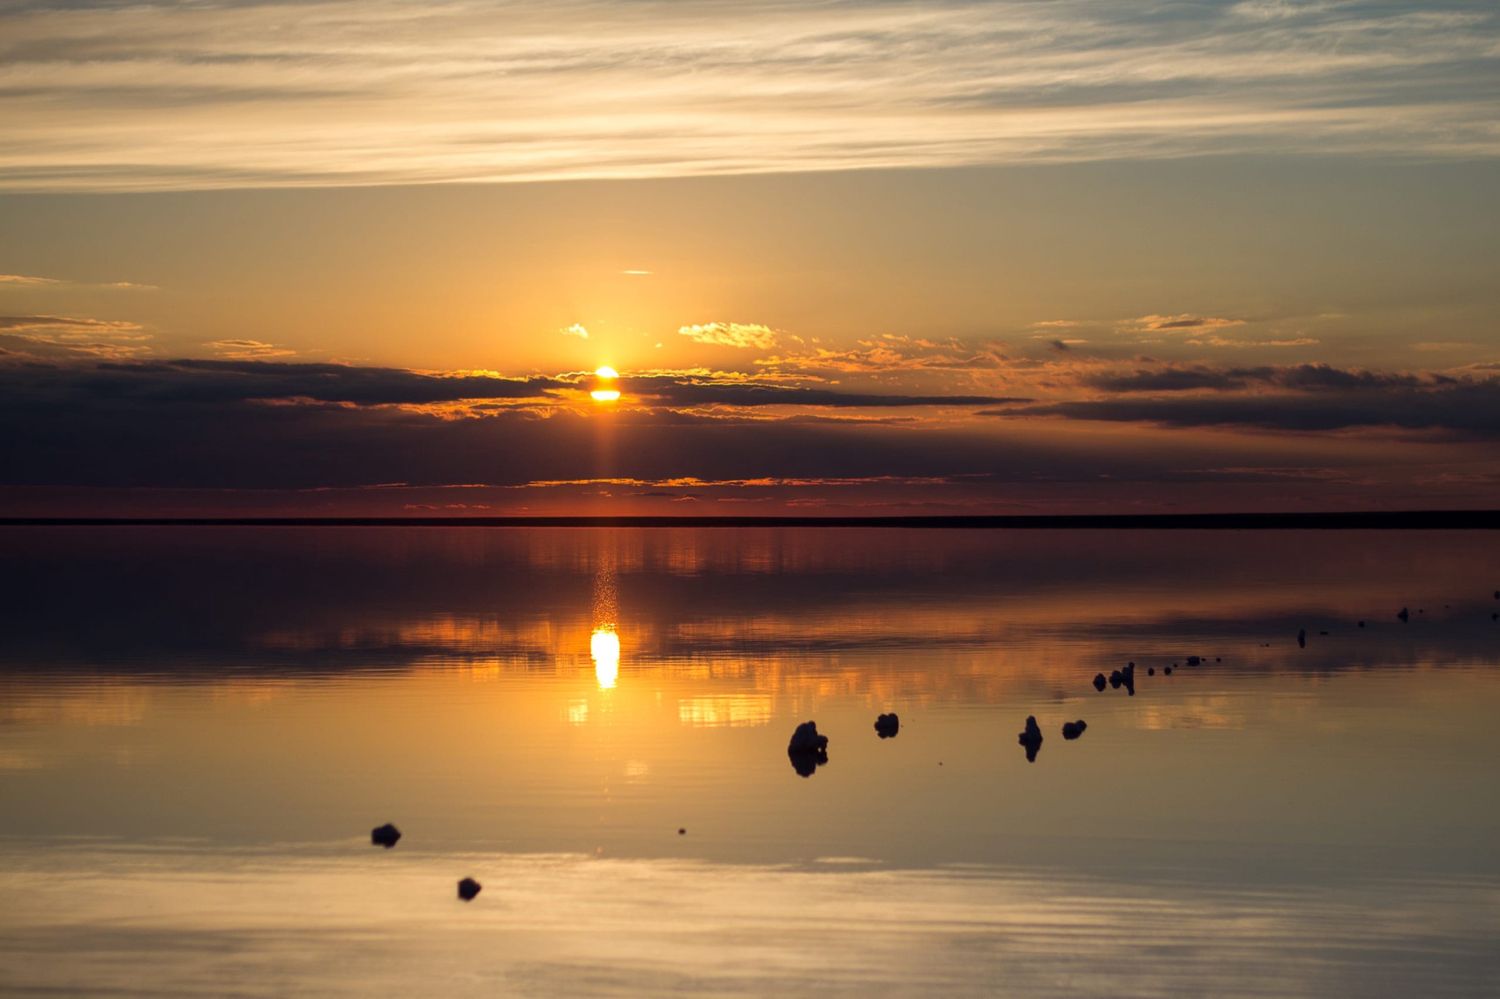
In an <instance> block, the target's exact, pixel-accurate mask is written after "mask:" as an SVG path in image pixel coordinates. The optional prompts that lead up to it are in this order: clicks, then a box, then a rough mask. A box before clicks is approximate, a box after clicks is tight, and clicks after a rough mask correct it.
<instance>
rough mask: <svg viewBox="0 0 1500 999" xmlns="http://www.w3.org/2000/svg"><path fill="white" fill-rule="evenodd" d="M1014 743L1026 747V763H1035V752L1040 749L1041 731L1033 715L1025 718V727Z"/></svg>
mask: <svg viewBox="0 0 1500 999" xmlns="http://www.w3.org/2000/svg"><path fill="white" fill-rule="evenodd" d="M1016 741H1017V742H1019V743H1020V744H1021V745H1023V746H1025V747H1026V762H1027V763H1035V762H1036V751H1037V750H1038V749H1041V748H1042V730H1041V728H1040V727H1039V726H1038V725H1037V723H1036V716H1035V715H1027V716H1026V727H1025V728H1024V729H1022V730H1021V734H1020V736H1019V737H1017V739H1016Z"/></svg>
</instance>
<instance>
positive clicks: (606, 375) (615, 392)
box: [589, 364, 620, 402]
mask: <svg viewBox="0 0 1500 999" xmlns="http://www.w3.org/2000/svg"><path fill="white" fill-rule="evenodd" d="M594 377H596V378H598V379H599V382H600V384H599V387H598V388H596V389H594V390H593V391H592V392H590V393H589V396H590V397H592V398H593V400H594V401H595V402H617V401H619V398H620V390H619V389H617V388H614V387H612V386H610V385H607V384H605V383H606V382H612V381H614V380H615V379H616V378H619V377H620V373H619V372H618V371H616V370H615V369H614V368H611V367H610V366H609V365H607V364H602V365H600V366H599V368H598V369H597V370H595V371H594Z"/></svg>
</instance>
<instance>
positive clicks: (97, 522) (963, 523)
mask: <svg viewBox="0 0 1500 999" xmlns="http://www.w3.org/2000/svg"><path fill="white" fill-rule="evenodd" d="M0 527H450V528H451V527H840V528H844V527H866V528H869V527H885V528H912V529H940V530H942V529H946V530H997V529H1011V530H1018V529H1027V530H1036V529H1048V530H1050V529H1088V530H1234V531H1255V530H1345V531H1347V530H1361V531H1364V530H1423V531H1432V530H1449V531H1476V530H1479V531H1493V530H1500V510H1406V511H1394V512H1362V513H1190V514H1080V515H1062V514H1058V515H1052V514H1032V515H1020V516H994V517H977V516H976V517H967V516H959V517H0Z"/></svg>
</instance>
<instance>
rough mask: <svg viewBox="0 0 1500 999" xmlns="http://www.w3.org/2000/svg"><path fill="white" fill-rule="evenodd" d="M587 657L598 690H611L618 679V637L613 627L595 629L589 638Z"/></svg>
mask: <svg viewBox="0 0 1500 999" xmlns="http://www.w3.org/2000/svg"><path fill="white" fill-rule="evenodd" d="M589 655H590V656H591V657H593V660H594V677H595V679H597V680H598V681H599V689H600V690H613V689H614V688H615V683H616V682H618V680H619V679H620V636H619V635H617V634H615V631H614V629H613V627H610V628H595V629H594V633H593V634H592V635H590V636H589Z"/></svg>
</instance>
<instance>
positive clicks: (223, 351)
mask: <svg viewBox="0 0 1500 999" xmlns="http://www.w3.org/2000/svg"><path fill="white" fill-rule="evenodd" d="M208 346H209V348H211V349H212V350H213V352H214V353H215V354H218V355H219V356H220V357H223V358H227V359H229V360H232V361H255V360H265V359H266V358H271V357H291V356H292V355H294V354H296V353H297V352H296V351H295V350H292V349H291V348H289V347H282V346H279V345H277V344H274V343H266V342H265V341H264V340H214V341H212V342H211V343H209V344H208Z"/></svg>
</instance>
